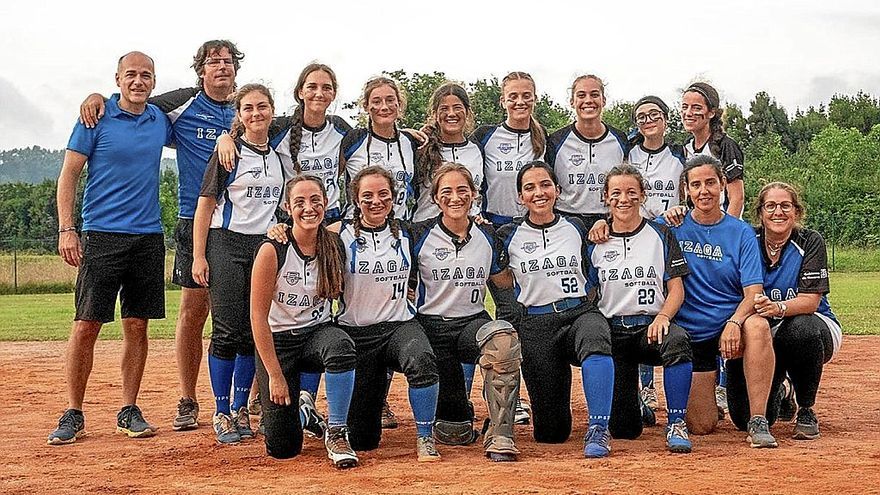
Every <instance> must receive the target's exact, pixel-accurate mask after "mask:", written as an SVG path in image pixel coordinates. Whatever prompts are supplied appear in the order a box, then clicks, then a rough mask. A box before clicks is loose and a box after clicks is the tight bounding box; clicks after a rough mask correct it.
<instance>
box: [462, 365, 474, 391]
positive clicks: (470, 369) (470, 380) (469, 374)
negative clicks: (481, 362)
mask: <svg viewBox="0 0 880 495" xmlns="http://www.w3.org/2000/svg"><path fill="white" fill-rule="evenodd" d="M476 370H477V365H476V364H474V363H461V372H462V373H463V374H464V391H465V395H467V397H468V399H470V398H471V389H473V388H474V373H475V372H476Z"/></svg>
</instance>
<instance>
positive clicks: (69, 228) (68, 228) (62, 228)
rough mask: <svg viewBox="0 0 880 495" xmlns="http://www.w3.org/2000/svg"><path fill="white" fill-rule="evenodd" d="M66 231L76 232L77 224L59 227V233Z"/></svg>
mask: <svg viewBox="0 0 880 495" xmlns="http://www.w3.org/2000/svg"><path fill="white" fill-rule="evenodd" d="M65 232H76V227H75V226H71V227H61V228H59V229H58V233H59V234H63V233H65Z"/></svg>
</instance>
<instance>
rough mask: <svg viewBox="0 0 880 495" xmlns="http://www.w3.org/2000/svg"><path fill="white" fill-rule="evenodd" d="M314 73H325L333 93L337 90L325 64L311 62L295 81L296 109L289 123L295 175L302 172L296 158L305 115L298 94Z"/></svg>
mask: <svg viewBox="0 0 880 495" xmlns="http://www.w3.org/2000/svg"><path fill="white" fill-rule="evenodd" d="M315 71H323V72H325V73H327V75H328V76H330V82H331V83H333V91H334V92H335V91H338V90H339V84H338V83H337V82H336V73H335V72H333V69H331V68H330V67H329V66H327V65H325V64H320V63H318V62H312V63H310V64H309V65H307V66H305V67H304V68H303V70H302V72H300V73H299V78H298V79H297V80H296V86H294V88H293V97H294V99H296V102H297V107H296V110H294V111H293V117H292V119H291V122H290V156H291V158H293V166H294V168H296V173H300V172H302V168H301V165H300V163H299V160H297V158H296V157H297V156H298V155H299V148H300V145H301V144H302V128H303V118H304V114H305V104H304V102H303V99H302V98H301V97H300V95H299V93H300V92H301V91H302V90H303V88H304V87H305V85H306V79H307V78H308V77H309V74H311V73H312V72H315Z"/></svg>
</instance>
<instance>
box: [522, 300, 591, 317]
mask: <svg viewBox="0 0 880 495" xmlns="http://www.w3.org/2000/svg"><path fill="white" fill-rule="evenodd" d="M586 302H587V298H586V297H567V298H565V299H560V300H558V301H554V302H552V303H550V304H545V305H543V306H529V307H527V308H526V314H530V315H547V314H550V313H561V312H563V311H565V310H568V309H572V308H576V307H578V306H580V305H582V304H584V303H586Z"/></svg>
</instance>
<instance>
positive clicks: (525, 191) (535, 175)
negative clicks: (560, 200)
mask: <svg viewBox="0 0 880 495" xmlns="http://www.w3.org/2000/svg"><path fill="white" fill-rule="evenodd" d="M558 196H559V187H558V186H557V185H556V183H555V182H553V178H552V177H550V174H549V173H548V172H547V170H546V169H544V168H541V167H536V168H531V169H529V170H526V172H525V173H523V175H522V183H521V185H520V188H519V199H520V201H522V203H523V205H525V207H526V208H528V210H529V217H530V218H532V219H533V220H539V219H540V220H541V221H544V220H546V219H547V218H548V217H549V218H552V217H553V207H554V206H555V205H556V198H557V197H558Z"/></svg>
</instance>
